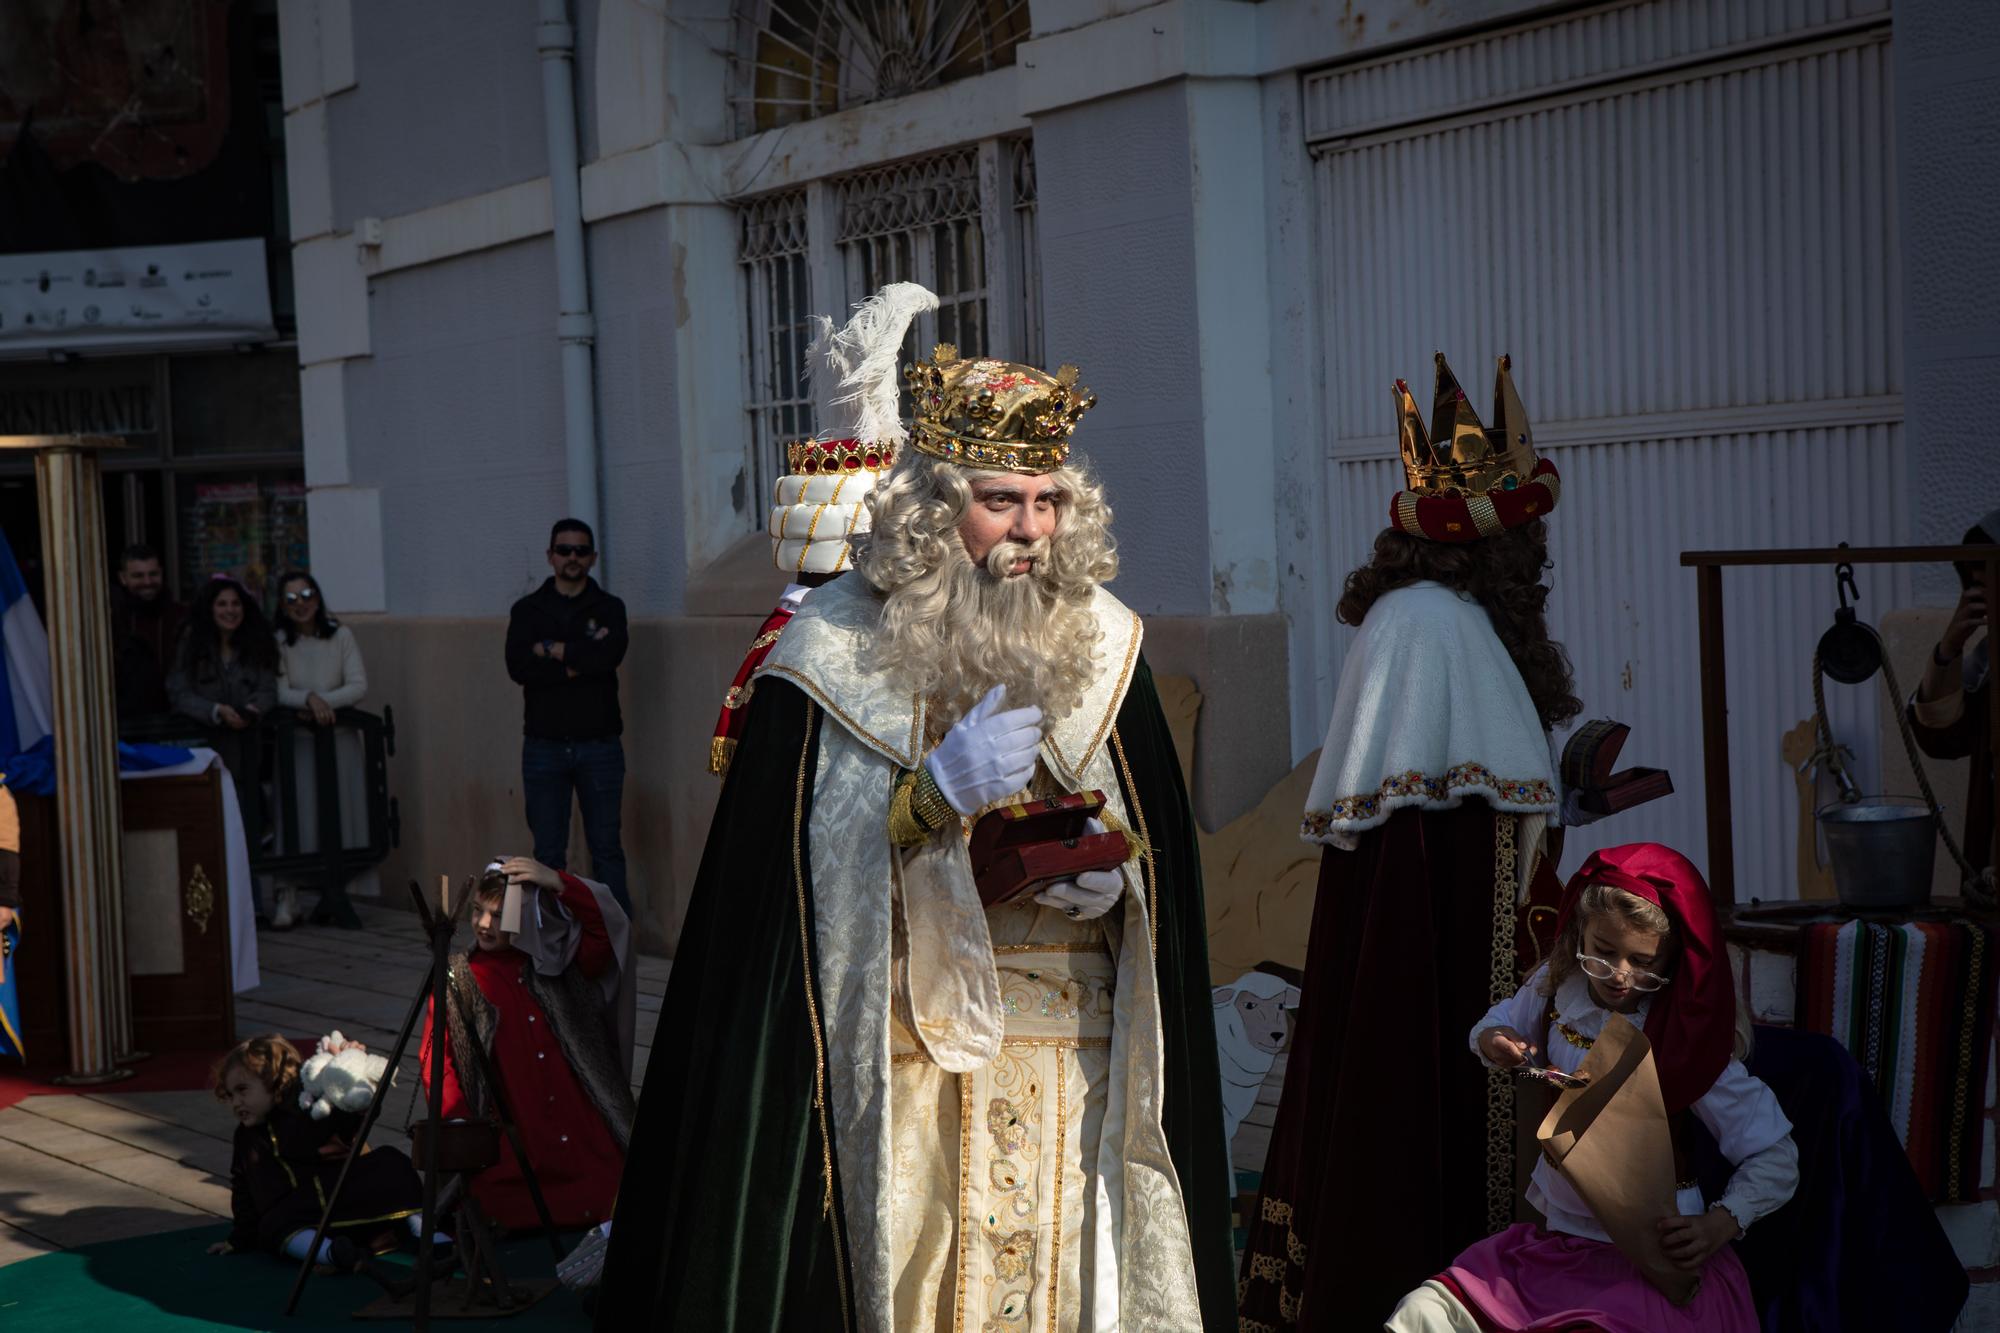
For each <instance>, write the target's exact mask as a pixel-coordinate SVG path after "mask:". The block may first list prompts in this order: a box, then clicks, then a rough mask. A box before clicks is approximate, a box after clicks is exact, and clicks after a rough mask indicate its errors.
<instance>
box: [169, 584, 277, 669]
mask: <svg viewBox="0 0 2000 1333" xmlns="http://www.w3.org/2000/svg"><path fill="white" fill-rule="evenodd" d="M225 592H233V593H235V594H236V596H237V598H238V600H240V601H241V602H242V603H243V622H242V623H241V624H240V625H238V626H237V627H236V631H235V633H233V634H231V635H230V636H229V646H230V647H231V648H233V649H235V651H236V655H237V657H238V658H239V659H241V660H242V661H244V662H246V663H248V664H249V665H251V666H253V667H258V668H261V669H262V670H265V671H269V672H272V673H276V671H277V670H278V640H277V636H276V635H274V634H273V633H272V632H271V622H270V621H268V620H266V619H265V618H264V609H263V608H262V607H260V606H258V605H257V599H256V598H255V597H252V596H251V595H250V590H249V589H248V588H246V587H244V586H243V585H242V584H241V583H238V582H237V581H236V580H235V579H233V578H231V577H229V576H228V575H227V574H217V575H215V576H214V577H212V578H210V579H209V580H208V582H206V583H204V584H202V585H201V590H200V591H199V592H197V593H195V595H194V605H193V606H191V607H189V608H188V618H187V628H186V629H184V630H182V631H181V645H180V650H181V654H182V662H183V664H184V666H185V667H186V670H187V673H188V675H190V676H191V677H193V678H195V679H196V680H205V679H213V678H214V677H215V676H216V675H218V674H219V673H220V671H221V666H220V664H221V661H222V635H221V632H220V631H218V630H217V629H216V627H215V599H216V598H217V597H220V596H221V595H222V594H223V593H225Z"/></svg>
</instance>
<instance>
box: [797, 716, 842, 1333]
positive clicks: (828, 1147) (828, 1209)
mask: <svg viewBox="0 0 2000 1333" xmlns="http://www.w3.org/2000/svg"><path fill="white" fill-rule="evenodd" d="M813 723H814V718H813V706H812V704H811V703H807V704H806V740H805V744H804V745H802V746H801V747H799V780H798V785H797V787H795V788H794V789H793V791H792V886H793V888H794V889H795V890H796V891H797V893H798V901H799V966H800V968H801V969H802V970H803V972H804V974H805V983H806V1020H807V1022H808V1023H809V1024H810V1026H811V1029H812V1042H813V1109H814V1110H816V1111H818V1112H819V1150H820V1169H821V1171H822V1172H823V1173H824V1177H825V1181H826V1191H825V1193H824V1194H822V1195H821V1196H820V1205H819V1208H820V1212H819V1215H820V1216H821V1217H824V1218H826V1219H827V1222H828V1230H829V1234H830V1235H831V1236H832V1238H833V1276H834V1279H835V1281H837V1282H838V1283H839V1285H840V1323H841V1327H843V1328H846V1327H847V1326H848V1313H847V1311H848V1307H849V1305H850V1304H851V1302H850V1301H849V1299H848V1295H847V1260H846V1258H845V1256H844V1255H843V1254H842V1252H841V1250H842V1247H841V1244H840V1219H839V1218H837V1217H834V1216H833V1131H832V1129H831V1128H830V1127H829V1126H828V1124H827V1119H826V1034H825V1032H824V1031H823V1030H822V1029H821V1027H820V1021H819V997H818V994H817V991H816V988H815V987H814V986H813V971H812V932H811V931H810V930H809V929H807V926H806V874H805V857H804V855H803V842H802V840H801V836H800V835H801V832H802V831H803V828H804V824H805V809H806V761H807V759H808V758H810V757H811V755H812V742H813Z"/></svg>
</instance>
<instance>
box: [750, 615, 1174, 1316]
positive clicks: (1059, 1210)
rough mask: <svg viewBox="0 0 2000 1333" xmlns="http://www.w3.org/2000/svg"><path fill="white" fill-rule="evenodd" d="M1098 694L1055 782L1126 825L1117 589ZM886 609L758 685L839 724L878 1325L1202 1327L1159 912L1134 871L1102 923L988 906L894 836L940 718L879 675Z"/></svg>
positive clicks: (1127, 631) (831, 950) (841, 853)
mask: <svg viewBox="0 0 2000 1333" xmlns="http://www.w3.org/2000/svg"><path fill="white" fill-rule="evenodd" d="M1093 610H1094V611H1095V613H1096V615H1097V619H1098V624H1099V627H1100V630H1101V631H1102V633H1103V637H1102V639H1101V640H1100V641H1099V644H1098V666H1099V674H1098V678H1097V679H1096V680H1094V681H1093V682H1092V684H1091V686H1090V687H1089V689H1088V690H1087V691H1086V692H1085V698H1084V701H1083V704H1082V705H1081V706H1080V707H1079V708H1078V709H1076V710H1075V711H1074V712H1073V713H1071V714H1070V715H1069V716H1068V717H1066V718H1064V719H1062V720H1061V721H1060V722H1058V723H1057V724H1055V726H1054V727H1053V728H1052V729H1051V731H1050V733H1049V735H1048V737H1047V738H1046V739H1045V741H1044V743H1043V745H1042V751H1041V772H1040V774H1039V777H1040V779H1041V781H1043V782H1046V783H1047V784H1048V785H1049V786H1050V788H1051V789H1059V790H1063V791H1081V790H1089V789H1096V790H1100V791H1103V792H1104V793H1105V796H1106V799H1107V805H1108V808H1109V809H1110V811H1111V813H1112V814H1113V815H1115V816H1116V817H1117V818H1118V819H1120V820H1122V821H1125V822H1126V823H1127V824H1128V825H1134V826H1136V825H1135V824H1134V820H1133V816H1132V814H1131V812H1129V811H1127V810H1126V809H1125V808H1124V801H1123V798H1122V796H1121V794H1120V787H1119V781H1118V773H1117V770H1116V768H1115V767H1114V761H1113V759H1112V755H1111V751H1112V748H1113V747H1112V746H1111V745H1110V744H1109V739H1110V734H1111V730H1112V725H1113V721H1114V719H1115V718H1116V716H1117V713H1118V709H1119V707H1120V705H1121V704H1122V702H1123V700H1124V695H1125V690H1126V687H1127V685H1128V684H1129V683H1130V680H1131V673H1132V669H1133V664H1134V663H1135V662H1136V661H1137V658H1138V651H1139V640H1140V624H1139V620H1138V617H1137V616H1136V615H1134V614H1132V612H1130V611H1129V610H1127V609H1126V608H1125V607H1124V606H1123V605H1121V604H1120V603H1119V602H1118V601H1117V599H1116V598H1114V597H1112V596H1111V595H1110V594H1109V593H1107V592H1104V591H1103V590H1101V589H1100V590H1099V591H1098V592H1097V594H1096V601H1095V603H1094V605H1093ZM879 613H880V603H879V601H877V599H876V598H875V597H874V595H873V593H872V591H871V590H869V588H868V587H867V584H866V583H865V581H863V580H861V579H842V580H839V581H837V582H835V583H832V584H829V585H828V586H827V587H825V588H822V589H820V590H818V591H817V592H815V593H814V594H813V596H812V598H811V599H810V600H809V601H808V602H807V603H806V605H805V608H804V609H803V610H802V611H801V612H800V614H799V615H798V617H797V618H795V619H794V620H793V621H792V623H791V624H790V625H789V626H788V627H787V629H786V633H785V637H784V638H783V639H781V640H779V642H778V644H777V646H776V648H775V650H774V651H773V653H772V655H771V657H770V658H768V659H767V660H766V661H765V663H764V664H763V666H762V668H761V669H760V671H759V673H758V674H759V676H763V675H775V676H778V677H781V678H783V679H785V680H787V681H788V682H790V683H791V684H794V685H796V686H798V687H799V688H800V689H802V690H803V691H804V692H805V693H806V695H807V697H808V698H809V699H811V700H812V701H813V702H814V703H816V704H817V705H818V706H819V707H821V708H823V709H824V710H825V713H826V725H824V726H823V727H822V728H821V730H820V746H819V759H818V764H817V768H816V771H814V772H812V773H811V774H807V773H805V772H803V771H802V772H801V775H800V780H801V782H805V781H811V782H812V783H813V784H814V789H813V800H812V803H811V828H810V839H809V843H808V845H809V847H810V859H811V864H810V883H811V885H812V899H813V914H812V915H813V932H812V933H813V937H814V938H813V941H812V942H813V946H814V955H815V956H814V960H813V962H814V973H815V975H816V976H817V978H818V982H819V1025H820V1028H821V1030H822V1031H823V1032H824V1046H825V1049H824V1055H823V1060H824V1067H825V1072H826V1100H827V1105H828V1109H829V1112H830V1115H831V1119H832V1132H831V1138H832V1141H833V1144H834V1156H835V1158H836V1159H837V1164H838V1171H839V1178H840V1199H841V1204H842V1217H841V1220H842V1224H843V1225H842V1228H841V1230H842V1232H843V1233H844V1235H845V1237H846V1239H847V1243H848V1245H849V1247H850V1253H849V1254H848V1256H847V1257H848V1261H849V1262H848V1269H849V1271H850V1272H851V1274H852V1278H853V1290H852V1293H851V1298H852V1302H853V1305H854V1308H855V1311H856V1314H857V1317H858V1319H859V1327H861V1328H862V1329H867V1330H881V1333H889V1331H890V1330H895V1333H905V1331H906V1330H913V1329H914V1330H921V1331H923V1333H928V1331H929V1330H931V1329H954V1328H956V1329H960V1330H980V1331H981V1333H984V1331H985V1330H989V1329H990V1330H994V1333H1014V1331H1015V1330H1023V1331H1025V1330H1028V1329H1035V1330H1043V1329H1047V1330H1081V1331H1088V1333H1113V1331H1114V1330H1121V1329H1122V1330H1129V1331H1131V1333H1137V1331H1138V1330H1167V1329H1187V1328H1192V1327H1196V1326H1198V1324H1199V1313H1198V1312H1199V1308H1200V1306H1199V1299H1198V1296H1197V1293H1196V1288H1195V1278H1194V1263H1193V1256H1192V1252H1191V1248H1190V1242H1189V1235H1188V1226H1187V1217H1186V1210H1185V1207H1184V1205H1183V1201H1182V1198H1181V1191H1180V1184H1179V1181H1178V1179H1177V1177H1176V1174H1175V1170H1174V1165H1173V1160H1172V1158H1171V1156H1170V1154H1169V1152H1168V1148H1167V1143H1166V1138H1165V1135H1164V1133H1163V1131H1162V1129H1161V1123H1160V1117H1161V1100H1162V1096H1163V1092H1164V1070H1163V1056H1162V1050H1161V1031H1162V1029H1161V1018H1160V1002H1159V990H1158V982H1157V978H1156V976H1155V973H1154V967H1153V957H1152V920H1153V906H1154V905H1153V904H1151V903H1149V901H1148V899H1147V888H1146V881H1145V880H1144V878H1143V876H1142V875H1141V874H1140V872H1139V870H1138V868H1137V867H1136V866H1134V865H1128V866H1127V867H1126V871H1125V874H1126V888H1127V891H1126V893H1125V894H1124V895H1123V896H1122V897H1121V898H1120V899H1119V901H1118V903H1117V904H1116V905H1115V906H1114V907H1113V908H1112V910H1111V912H1110V913H1109V914H1107V915H1106V916H1104V917H1102V918H1100V919H1098V920H1095V921H1088V922H1073V921H1070V920H1069V919H1068V918H1067V917H1066V916H1065V915H1063V914H1062V913H1060V912H1050V911H1047V910H1045V909H1041V908H1037V907H1034V906H1032V905H1030V906H1027V907H1008V908H999V909H995V910H994V911H992V912H990V913H989V912H987V911H986V910H985V909H984V908H983V907H982V906H981V905H980V903H979V899H978V894H977V891H976V890H975V889H974V887H973V885H972V877H971V866H970V861H969V859H968V858H967V856H966V852H965V846H964V842H963V840H962V839H961V838H957V837H942V838H939V839H935V840H933V842H932V843H930V844H927V845H926V846H925V847H924V848H922V849H919V850H918V851H917V852H916V853H914V854H909V855H906V854H904V853H900V852H898V851H897V850H896V849H895V848H894V847H893V846H892V845H891V844H890V842H889V838H888V810H889V800H890V797H891V795H892V791H893V785H894V782H895V779H896V777H897V775H898V773H899V772H901V771H904V770H907V769H910V768H914V767H915V766H916V765H917V764H918V763H920V762H921V761H922V747H923V738H924V736H925V734H926V728H925V722H924V716H923V705H922V702H921V701H920V700H917V699H914V698H912V697H911V696H910V695H909V694H907V693H898V692H896V691H894V690H892V689H891V688H890V687H889V686H888V683H887V682H886V680H885V679H883V678H882V677H881V676H879V675H878V674H876V673H874V672H873V671H872V670H871V669H870V666H869V651H870V647H871V645H872V643H873V636H874V629H875V624H876V620H877V618H878V616H879Z"/></svg>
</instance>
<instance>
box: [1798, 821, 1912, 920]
mask: <svg viewBox="0 0 2000 1333" xmlns="http://www.w3.org/2000/svg"><path fill="white" fill-rule="evenodd" d="M1816 813H1817V815H1818V818H1819V826H1820V831H1821V832H1823V833H1824V834H1825V835H1826V850H1827V859H1828V860H1830V861H1831V862H1832V863H1833V888H1834V892H1835V893H1837V894H1838V895H1839V897H1840V901H1841V902H1842V903H1843V904H1844V905H1846V906H1848V907H1864V908H1898V907H1918V906H1921V905H1922V904H1924V903H1926V902H1929V901H1930V896H1931V866H1932V863H1933V862H1934V861H1936V859H1937V828H1936V826H1935V825H1934V824H1933V823H1932V820H1931V811H1930V807H1929V806H1928V805H1926V804H1925V803H1924V802H1923V801H1920V800H1918V799H1917V798H1916V797H1914V796H1864V797H1862V798H1861V799H1860V800H1859V801H1855V802H1853V803H1852V804H1842V803H1839V802H1836V803H1834V804H1832V805H1824V806H1821V807H1820V808H1819V810H1818V811H1817V812H1816Z"/></svg>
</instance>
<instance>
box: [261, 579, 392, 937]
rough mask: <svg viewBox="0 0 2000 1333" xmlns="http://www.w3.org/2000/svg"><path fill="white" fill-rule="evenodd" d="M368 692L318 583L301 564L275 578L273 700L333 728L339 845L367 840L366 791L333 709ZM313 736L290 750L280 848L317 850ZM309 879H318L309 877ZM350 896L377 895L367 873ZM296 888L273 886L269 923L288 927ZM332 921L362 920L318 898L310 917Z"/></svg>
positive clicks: (357, 742)
mask: <svg viewBox="0 0 2000 1333" xmlns="http://www.w3.org/2000/svg"><path fill="white" fill-rule="evenodd" d="M367 694H368V668H367V667H366V666H365V665H364V664H363V663H362V660H361V646H360V645H359V644H357V643H356V642H355V641H354V631H353V630H351V629H349V628H348V627H347V626H345V625H343V624H341V623H340V622H339V621H337V620H335V619H334V618H333V617H332V616H331V615H329V614H328V613H327V609H326V598H325V596H324V595H322V594H321V592H320V590H319V580H318V579H315V578H314V577H313V576H312V575H311V574H309V573H307V572H306V571H305V570H303V569H291V570H286V571H285V573H284V575H283V576H282V577H281V578H279V580H278V704H279V706H280V707H283V708H289V709H293V710H295V711H296V712H297V714H298V716H299V720H300V721H302V722H305V723H307V724H309V725H310V726H311V727H312V728H313V729H314V730H327V731H331V732H332V744H333V747H334V764H335V769H336V772H337V773H338V775H339V791H338V793H337V794H330V795H329V799H333V798H334V796H335V795H337V799H338V801H339V807H340V842H341V845H342V846H343V847H355V846H360V847H365V846H367V845H368V804H367V802H368V794H367V788H366V777H367V773H366V768H365V763H364V757H363V752H362V744H361V736H360V734H359V733H358V732H356V731H354V730H353V729H351V728H339V729H336V728H337V727H338V723H339V716H338V714H339V710H340V709H343V708H352V707H354V706H355V705H357V704H359V703H360V702H361V701H362V699H364V698H365V697H367ZM317 744H318V741H317V740H316V739H315V738H313V737H312V736H311V734H310V733H308V734H306V735H301V736H297V737H295V738H294V745H293V749H292V774H293V791H294V793H295V794H296V797H297V805H298V820H297V828H298V843H297V845H296V846H288V847H283V848H280V849H279V850H280V851H281V852H284V853H294V852H316V851H319V850H320V827H319V824H320V813H319V801H320V792H319V778H318V773H319V768H318V764H317V762H316V760H315V753H314V752H315V747H316V746H317ZM313 882H315V883H319V882H322V881H320V880H319V879H317V878H315V879H314V881H313ZM347 891H348V893H350V894H353V893H360V894H362V895H363V896H365V897H371V898H372V897H376V896H378V891H377V889H376V877H375V872H374V871H373V870H368V871H363V872H362V873H361V874H359V875H357V876H355V877H354V878H353V879H351V880H349V881H348V882H347ZM298 897H299V890H298V886H297V885H296V884H290V883H286V884H282V885H280V886H279V888H278V905H277V908H276V910H275V911H274V912H273V913H272V915H271V925H272V926H273V927H274V928H276V929H278V930H289V929H291V927H292V926H293V925H295V924H296V923H297V918H298V911H299V904H298ZM330 919H338V920H339V922H340V924H342V925H347V926H358V925H360V920H359V918H357V917H355V916H354V914H353V912H352V911H350V910H344V908H343V907H342V906H341V905H339V903H338V899H337V898H336V899H335V903H334V905H332V906H329V905H328V903H327V902H326V901H325V900H324V899H323V900H322V903H321V906H320V908H319V910H318V911H316V912H315V913H314V914H313V920H314V921H316V922H323V921H326V920H330Z"/></svg>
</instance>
